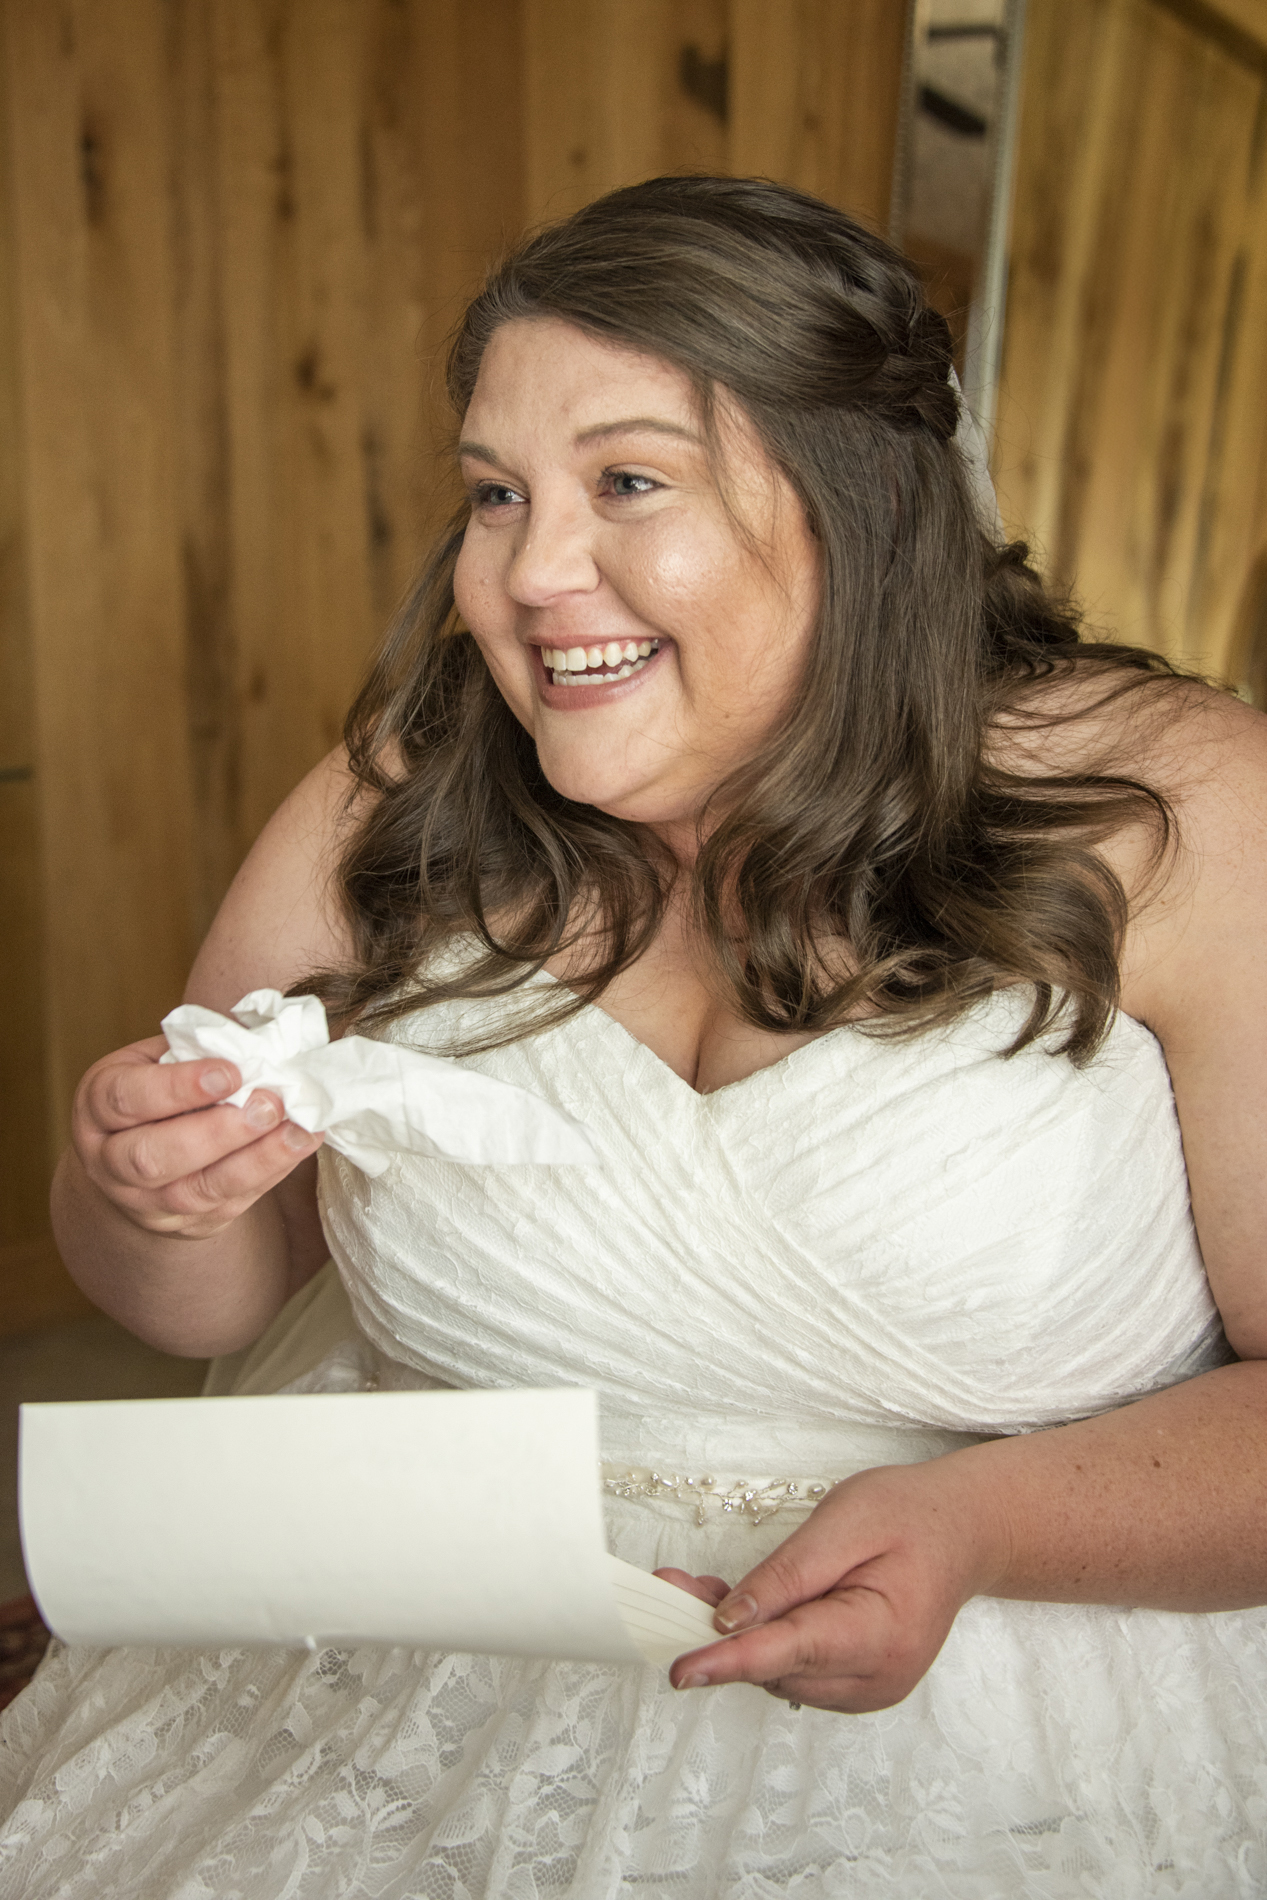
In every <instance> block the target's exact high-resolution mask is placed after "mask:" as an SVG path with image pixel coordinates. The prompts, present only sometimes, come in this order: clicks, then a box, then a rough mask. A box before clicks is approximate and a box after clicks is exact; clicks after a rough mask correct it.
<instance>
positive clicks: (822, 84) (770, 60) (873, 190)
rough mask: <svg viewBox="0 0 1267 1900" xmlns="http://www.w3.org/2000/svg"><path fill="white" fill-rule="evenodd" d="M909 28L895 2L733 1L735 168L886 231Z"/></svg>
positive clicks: (732, 133)
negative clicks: (791, 187)
mask: <svg viewBox="0 0 1267 1900" xmlns="http://www.w3.org/2000/svg"><path fill="white" fill-rule="evenodd" d="M905 29H906V10H905V8H904V7H902V6H900V5H897V4H894V0H781V3H780V4H779V5H777V6H770V5H768V4H767V3H766V0H730V37H731V124H730V150H729V158H730V166H729V168H730V170H731V171H733V172H735V173H739V174H744V173H754V174H759V175H761V176H764V177H769V178H778V179H781V180H782V181H783V182H785V183H787V184H792V185H797V186H799V187H800V189H801V190H802V191H808V192H812V193H813V194H814V195H815V196H816V197H819V198H825V199H827V201H828V202H829V203H831V204H836V205H839V206H840V207H841V208H842V210H845V211H849V212H852V213H853V215H854V216H855V217H860V218H864V219H865V220H867V222H869V223H870V224H871V225H872V226H873V227H874V228H875V229H876V230H884V229H885V227H886V226H887V224H888V217H889V199H890V195H891V192H892V185H893V161H894V152H895V148H896V141H897V126H898V117H899V112H900V108H901V92H902V49H903V44H904V39H905Z"/></svg>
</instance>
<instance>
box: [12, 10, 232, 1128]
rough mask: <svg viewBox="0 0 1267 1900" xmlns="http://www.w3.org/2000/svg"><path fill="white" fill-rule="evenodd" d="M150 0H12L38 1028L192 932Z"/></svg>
mask: <svg viewBox="0 0 1267 1900" xmlns="http://www.w3.org/2000/svg"><path fill="white" fill-rule="evenodd" d="M164 22H165V9H164V8H163V6H162V5H160V4H157V0H156V3H155V4H152V5H151V4H145V3H143V0H129V3H128V4H124V0H99V4H94V5H82V6H80V5H72V4H66V5H59V6H41V5H39V4H35V3H33V0H26V3H25V4H15V5H13V6H12V7H11V9H10V12H9V15H8V20H7V26H8V52H9V85H8V97H7V100H6V114H5V116H6V121H7V133H8V138H9V163H10V166H11V173H12V179H13V231H14V248H15V258H16V266H17V268H16V288H17V320H18V336H19V339H20V340H19V350H20V393H21V409H22V413H21V424H20V426H21V438H22V443H23V482H24V489H25V493H26V502H27V515H28V520H29V522H30V524H31V531H30V533H29V536H28V543H27V550H26V564H27V572H28V577H29V628H30V640H31V657H32V698H33V711H34V719H33V726H34V741H35V759H34V763H35V768H36V779H35V784H36V787H37V802H38V806H39V820H40V832H41V838H42V851H41V870H42V879H41V883H42V890H41V898H42V910H43V917H44V945H45V958H46V969H47V1034H48V1038H49V1049H50V1056H49V1064H48V1067H49V1072H50V1075H51V1078H52V1096H53V1109H54V1113H55V1115H56V1117H57V1119H58V1120H59V1121H60V1122H62V1123H63V1125H64V1119H65V1113H66V1108H67V1104H68V1100H69V1095H70V1091H71V1089H72V1087H73V1083H74V1079H75V1077H76V1076H77V1074H78V1073H79V1072H80V1071H81V1070H82V1069H83V1068H84V1067H85V1066H86V1065H87V1064H88V1063H89V1062H90V1061H92V1060H94V1059H95V1058H96V1057H97V1056H98V1055H100V1054H102V1053H103V1052H104V1051H105V1050H106V1049H108V1048H110V1047H112V1046H114V1045H116V1044H118V1043H122V1042H127V1041H130V1040H132V1039H133V1038H134V1037H136V1036H140V1035H145V1034H148V1033H151V1032H152V1029H153V1025H154V1021H155V1005H156V1003H159V1002H161V1003H162V1004H163V1005H164V1006H166V1005H167V1004H169V1003H170V1001H171V1000H172V999H174V998H175V997H178V996H179V993H180V989H181V986H182V983H183V980H184V971H185V969H186V968H187V966H188V961H189V957H190V954H191V952H192V949H193V947H194V943H195V935H194V924H193V916H192V906H191V901H190V899H191V892H190V862H191V855H190V838H191V801H190V782H189V772H188V749H187V745H186V738H185V723H186V696H185V691H184V652H183V642H182V636H181V586H180V573H179V559H178V539H177V534H176V509H175V458H176V432H175V428H174V410H175V384H174V377H175V361H174V349H173V331H172V323H171V310H172V281H171V272H172V257H171V247H170V232H169V227H168V219H167V216H166V207H167V193H166V176H167V163H168V152H167V149H166V144H165V141H164V139H163V137H162V135H161V132H159V131H158V130H157V129H156V127H155V125H154V105H153V102H154V101H155V100H157V99H161V97H162V95H163V87H164V83H165V78H166V74H165V66H164Z"/></svg>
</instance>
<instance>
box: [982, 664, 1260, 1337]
mask: <svg viewBox="0 0 1267 1900" xmlns="http://www.w3.org/2000/svg"><path fill="white" fill-rule="evenodd" d="M1095 670H1096V669H1090V671H1091V678H1090V679H1089V680H1083V681H1077V680H1076V679H1075V680H1074V681H1073V682H1065V683H1064V685H1063V686H1062V688H1061V689H1060V692H1061V694H1062V695H1063V697H1061V698H1057V699H1053V700H1052V701H1051V702H1049V705H1050V706H1054V707H1055V709H1056V712H1057V713H1058V715H1059V716H1058V717H1057V719H1056V721H1055V723H1046V722H1045V719H1044V717H1038V716H1036V717H1035V718H1033V719H1032V720H1031V721H1027V720H1026V718H1025V711H1024V708H1022V709H1021V711H1020V713H1019V714H1018V717H1017V719H1016V720H1015V721H1014V722H1013V725H1005V726H1004V728H1003V731H1002V735H1001V742H1000V745H999V746H998V748H997V749H996V754H995V756H996V757H998V758H999V759H1000V762H1008V761H1009V760H1015V761H1016V763H1015V764H1014V766H1013V769H1017V770H1033V771H1043V772H1048V773H1057V774H1059V773H1070V774H1077V773H1082V772H1095V771H1099V772H1107V773H1113V774H1120V775H1122V776H1124V777H1129V778H1132V779H1134V780H1136V781H1137V782H1139V783H1142V784H1144V785H1147V786H1149V787H1151V788H1152V789H1153V790H1154V791H1156V792H1158V793H1160V794H1161V796H1162V797H1163V798H1164V799H1165V801H1166V803H1167V806H1168V807H1169V810H1170V812H1171V814H1172V816H1173V820H1174V826H1173V836H1172V840H1171V843H1170V846H1169V848H1168V849H1166V850H1165V851H1164V852H1163V853H1162V854H1161V856H1160V857H1159V856H1158V854H1157V851H1156V849H1155V846H1156V831H1155V830H1153V831H1151V832H1150V828H1149V826H1148V825H1147V824H1146V823H1141V824H1140V825H1138V826H1135V827H1128V828H1127V829H1126V830H1124V831H1121V832H1118V833H1117V834H1115V835H1114V836H1112V837H1110V838H1107V839H1105V840H1103V841H1102V842H1101V844H1100V845H1099V847H1098V848H1099V850H1100V851H1101V853H1102V855H1103V856H1104V857H1105V858H1106V859H1107V861H1108V862H1109V863H1110V865H1111V866H1112V867H1113V869H1114V870H1115V871H1116V872H1117V874H1118V876H1119V877H1120V878H1121V880H1122V884H1123V887H1124V888H1125V890H1126V893H1127V897H1128V901H1129V921H1128V926H1127V933H1126V940H1125V943H1124V945H1123V952H1122V960H1121V975H1122V992H1121V994H1122V1005H1123V1008H1124V1009H1125V1011H1126V1013H1127V1014H1128V1015H1130V1016H1133V1017H1135V1018H1136V1019H1137V1020H1138V1021H1140V1022H1142V1023H1144V1024H1146V1025H1147V1027H1148V1028H1149V1029H1151V1030H1152V1031H1153V1033H1154V1035H1156V1037H1157V1039H1158V1041H1159V1042H1160V1043H1161V1046H1162V1049H1163V1050H1164V1052H1165V1057H1166V1064H1167V1067H1168V1069H1169V1071H1170V1080H1171V1085H1172V1088H1173V1090H1174V1100H1175V1106H1176V1108H1177V1110H1178V1115H1179V1123H1180V1127H1181V1129H1182V1133H1183V1149H1184V1159H1185V1161H1186V1164H1187V1170H1188V1183H1189V1189H1190V1194H1191V1201H1192V1212H1193V1216H1194V1219H1195V1221H1196V1227H1197V1234H1198V1237H1199V1239H1200V1243H1201V1252H1202V1257H1203V1259H1204V1261H1205V1267H1206V1272H1207V1274H1208V1276H1209V1280H1210V1285H1211V1288H1212V1290H1213V1292H1214V1297H1215V1299H1216V1300H1217V1302H1218V1305H1219V1309H1220V1311H1221V1313H1222V1316H1223V1323H1224V1327H1225V1329H1226V1332H1227V1336H1228V1339H1229V1340H1230V1342H1231V1344H1232V1346H1233V1347H1234V1348H1235V1350H1236V1351H1237V1352H1238V1353H1240V1354H1241V1356H1242V1357H1244V1358H1267V717H1265V716H1264V715H1263V714H1262V713H1259V712H1255V711H1253V710H1252V709H1251V708H1250V707H1248V706H1244V705H1242V704H1241V703H1240V702H1239V701H1238V700H1235V699H1233V698H1231V697H1230V696H1229V695H1227V694H1225V693H1219V692H1215V691H1214V690H1212V689H1211V688H1209V687H1206V686H1203V685H1201V684H1200V683H1199V682H1196V681H1192V680H1176V679H1166V678H1157V679H1156V680H1148V679H1145V680H1144V681H1143V683H1142V684H1141V685H1140V686H1139V687H1138V688H1136V689H1134V690H1132V691H1128V692H1126V693H1124V694H1120V695H1118V696H1117V697H1116V698H1113V697H1106V696H1105V695H1104V693H1103V687H1104V685H1105V683H1111V677H1112V676H1111V675H1105V674H1104V673H1103V672H1101V674H1100V679H1099V682H1097V681H1096V679H1095V677H1094V674H1095ZM1127 677H1129V676H1127ZM1097 692H1098V697H1097ZM1079 695H1085V697H1084V698H1083V699H1082V700H1081V702H1080V700H1079ZM1037 710H1038V711H1039V712H1040V713H1044V714H1045V713H1046V711H1047V710H1048V708H1043V707H1039V708H1038V709H1037Z"/></svg>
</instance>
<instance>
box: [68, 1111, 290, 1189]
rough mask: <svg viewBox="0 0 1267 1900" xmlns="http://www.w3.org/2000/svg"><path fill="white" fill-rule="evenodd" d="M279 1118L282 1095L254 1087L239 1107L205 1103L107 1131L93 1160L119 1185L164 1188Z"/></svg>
mask: <svg viewBox="0 0 1267 1900" xmlns="http://www.w3.org/2000/svg"><path fill="white" fill-rule="evenodd" d="M284 1118H285V1109H284V1108H283V1106H282V1102H281V1098H280V1097H279V1096H277V1095H273V1094H271V1093H269V1091H268V1090H266V1089H256V1091H255V1092H254V1094H253V1095H251V1096H250V1097H249V1099H248V1100H247V1103H246V1106H245V1107H244V1108H228V1107H221V1108H206V1109H204V1110H203V1111H202V1112H201V1113H200V1114H185V1115H175V1116H172V1117H171V1118H170V1119H169V1120H166V1121H150V1122H143V1123H141V1124H140V1126H139V1127H132V1128H124V1129H121V1130H120V1131H119V1132H118V1133H117V1134H113V1135H107V1136H106V1138H105V1140H104V1141H103V1142H102V1144H101V1148H100V1150H99V1152H98V1155H97V1160H96V1165H97V1167H98V1168H100V1169H101V1170H102V1171H103V1172H104V1173H106V1174H108V1175H109V1176H110V1178H111V1180H113V1181H116V1182H118V1184H119V1185H120V1186H121V1187H126V1188H136V1189H142V1190H143V1189H152V1188H162V1187H167V1186H169V1185H170V1184H171V1183H172V1182H173V1181H180V1180H183V1179H184V1178H185V1176H187V1175H193V1174H202V1173H204V1172H205V1171H206V1170H207V1169H209V1168H212V1167H214V1165H215V1164H216V1162H218V1161H220V1160H222V1159H223V1158H224V1156H226V1155H230V1154H234V1153H236V1152H237V1151H238V1150H239V1149H241V1148H247V1147H249V1146H250V1145H251V1144H252V1143H253V1142H257V1141H258V1140H259V1139H260V1137H261V1135H265V1134H268V1133H269V1132H270V1131H271V1130H272V1129H275V1128H279V1127H280V1126H281V1124H282V1122H283V1120H284Z"/></svg>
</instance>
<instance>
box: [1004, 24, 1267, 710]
mask: <svg viewBox="0 0 1267 1900" xmlns="http://www.w3.org/2000/svg"><path fill="white" fill-rule="evenodd" d="M1194 22H1195V23H1194ZM1027 34H1028V38H1027V47H1026V67H1025V80H1024V97H1023V107H1022V118H1021V137H1020V151H1019V160H1018V175H1017V185H1016V201H1015V215H1014V233H1015V236H1014V243H1013V254H1012V268H1011V277H1010V284H1009V298H1008V314H1007V328H1006V331H1005V349H1004V365H1003V387H1002V391H1001V400H1000V408H999V422H998V432H997V441H996V468H997V473H998V478H999V488H1000V494H1001V499H1002V505H1003V511H1004V515H1005V518H1006V519H1007V521H1008V522H1009V524H1010V525H1011V526H1012V527H1013V529H1014V530H1015V531H1017V532H1025V533H1029V534H1031V535H1032V536H1033V537H1034V539H1035V540H1036V542H1037V545H1038V547H1039V550H1040V552H1041V553H1042V554H1043V555H1044V556H1045V557H1046V560H1047V562H1048V564H1049V567H1050V569H1051V571H1052V573H1053V574H1054V575H1055V577H1056V578H1057V579H1058V580H1060V581H1061V582H1062V583H1064V584H1067V585H1073V586H1075V587H1076V589H1077V591H1078V593H1079V594H1080V595H1081V597H1082V599H1083V600H1084V602H1085V603H1086V606H1087V609H1088V611H1089V614H1090V616H1091V618H1092V620H1093V621H1095V622H1098V623H1101V624H1102V625H1103V626H1104V627H1105V630H1106V631H1107V632H1109V633H1115V634H1116V635H1118V637H1121V638H1124V639H1130V640H1137V641H1140V642H1142V643H1144V644H1146V645H1150V646H1156V647H1160V648H1162V649H1164V650H1166V651H1169V652H1171V653H1174V654H1177V655H1179V656H1182V657H1183V658H1185V659H1186V660H1188V661H1191V662H1193V663H1195V664H1197V665H1199V666H1201V667H1204V668H1207V669H1211V670H1213V671H1215V672H1224V671H1227V670H1228V669H1229V668H1234V664H1235V656H1234V654H1233V652H1232V646H1233V638H1234V630H1235V627H1236V625H1237V623H1238V614H1239V611H1240V602H1241V597H1242V593H1243V590H1244V588H1245V586H1246V584H1247V581H1248V578H1249V576H1250V573H1251V570H1252V568H1253V564H1254V560H1255V557H1256V555H1257V554H1258V551H1259V547H1260V545H1261V542H1262V540H1263V537H1264V533H1265V532H1267V513H1265V508H1267V486H1265V476H1267V471H1265V469H1264V461H1263V456H1264V440H1265V437H1264V428H1263V415H1264V399H1265V398H1267V382H1265V379H1267V200H1265V199H1264V171H1263V150H1264V143H1263V127H1264V124H1265V123H1267V120H1265V119H1264V105H1265V94H1264V75H1265V74H1267V56H1265V57H1264V58H1263V60H1261V61H1259V60H1257V59H1255V58H1251V57H1248V56H1246V55H1245V49H1244V48H1242V49H1241V52H1240V53H1239V54H1237V53H1236V52H1235V51H1234V50H1233V51H1229V48H1228V45H1227V43H1226V36H1219V35H1212V34H1209V33H1206V32H1203V31H1202V30H1201V22H1200V18H1199V15H1198V14H1195V13H1192V11H1191V9H1189V11H1188V13H1187V14H1184V10H1183V9H1181V8H1178V7H1172V6H1171V5H1169V4H1166V5H1161V4H1159V3H1158V0H1031V5H1030V10H1029V22H1028V28H1027ZM1265 55H1267V49H1265Z"/></svg>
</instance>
